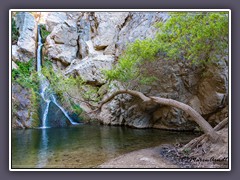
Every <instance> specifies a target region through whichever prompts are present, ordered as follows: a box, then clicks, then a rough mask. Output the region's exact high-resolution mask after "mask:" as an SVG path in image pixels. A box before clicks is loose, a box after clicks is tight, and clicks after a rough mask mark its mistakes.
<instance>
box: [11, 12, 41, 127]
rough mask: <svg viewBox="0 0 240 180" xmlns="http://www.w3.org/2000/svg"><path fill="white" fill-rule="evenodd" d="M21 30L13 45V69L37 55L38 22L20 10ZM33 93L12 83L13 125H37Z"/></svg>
mask: <svg viewBox="0 0 240 180" xmlns="http://www.w3.org/2000/svg"><path fill="white" fill-rule="evenodd" d="M15 21H16V28H17V29H18V32H19V37H18V41H17V44H14V45H12V69H18V66H17V64H16V63H15V62H17V61H20V62H28V61H29V60H31V59H34V58H35V57H36V47H37V23H36V20H35V18H34V17H33V16H32V15H31V14H30V13H28V12H19V13H18V14H17V15H16V17H15ZM31 96H32V93H31V92H30V91H29V90H28V89H27V88H25V87H22V86H20V85H18V84H16V83H12V127H13V128H30V127H34V126H37V123H38V122H35V121H34V120H33V119H34V118H33V117H34V116H35V115H36V112H35V109H34V108H35V107H33V104H32V102H31Z"/></svg>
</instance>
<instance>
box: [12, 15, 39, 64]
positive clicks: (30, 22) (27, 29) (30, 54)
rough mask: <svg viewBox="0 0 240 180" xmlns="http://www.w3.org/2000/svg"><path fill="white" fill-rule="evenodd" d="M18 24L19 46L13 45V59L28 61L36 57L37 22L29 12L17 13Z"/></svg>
mask: <svg viewBox="0 0 240 180" xmlns="http://www.w3.org/2000/svg"><path fill="white" fill-rule="evenodd" d="M16 26H17V28H18V29H19V34H20V35H19V38H18V42H17V46H13V57H12V58H13V60H15V61H22V62H27V61H29V60H30V59H31V58H35V57H36V40H37V24H36V21H35V19H34V17H33V16H32V15H31V14H30V13H28V12H19V13H18V14H17V15H16Z"/></svg>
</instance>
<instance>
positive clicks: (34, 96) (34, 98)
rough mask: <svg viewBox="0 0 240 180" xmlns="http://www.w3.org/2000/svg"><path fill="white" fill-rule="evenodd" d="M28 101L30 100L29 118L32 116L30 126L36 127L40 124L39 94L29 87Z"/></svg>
mask: <svg viewBox="0 0 240 180" xmlns="http://www.w3.org/2000/svg"><path fill="white" fill-rule="evenodd" d="M30 94H31V96H30V101H31V108H30V109H29V113H30V112H31V116H30V117H31V118H32V123H31V126H32V127H38V126H39V125H40V121H39V101H40V96H39V94H38V93H37V92H36V91H35V90H34V89H33V88H31V89H30Z"/></svg>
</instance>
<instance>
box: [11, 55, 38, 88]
mask: <svg viewBox="0 0 240 180" xmlns="http://www.w3.org/2000/svg"><path fill="white" fill-rule="evenodd" d="M16 64H17V65H18V68H17V69H12V81H14V82H17V83H18V84H20V85H21V86H22V87H25V88H29V89H30V88H33V89H34V90H35V91H38V84H39V81H38V76H37V72H36V70H35V65H34V59H31V60H29V61H28V62H20V61H17V62H16Z"/></svg>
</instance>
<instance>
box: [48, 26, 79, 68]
mask: <svg viewBox="0 0 240 180" xmlns="http://www.w3.org/2000/svg"><path fill="white" fill-rule="evenodd" d="M77 39H78V34H77V28H76V26H74V25H71V24H70V23H64V24H59V25H57V26H55V27H54V29H53V30H52V32H51V34H50V35H49V36H48V37H47V39H46V51H47V54H48V57H49V58H51V59H54V60H59V61H61V62H62V63H64V64H67V65H68V64H70V63H71V61H72V60H73V59H76V55H77V51H78V47H77Z"/></svg>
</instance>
